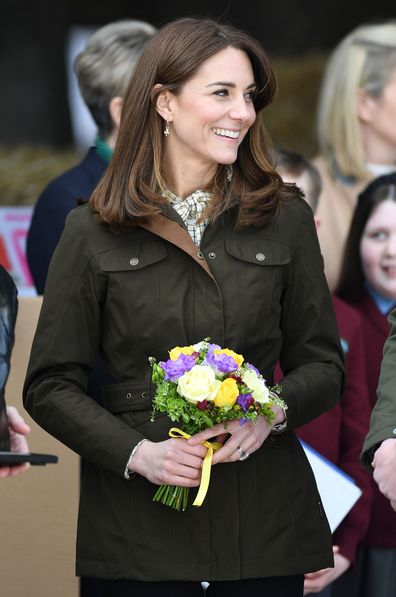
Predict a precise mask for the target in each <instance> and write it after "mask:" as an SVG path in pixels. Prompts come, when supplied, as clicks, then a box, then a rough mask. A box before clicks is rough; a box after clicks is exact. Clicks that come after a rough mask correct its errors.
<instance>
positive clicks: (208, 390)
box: [177, 365, 221, 404]
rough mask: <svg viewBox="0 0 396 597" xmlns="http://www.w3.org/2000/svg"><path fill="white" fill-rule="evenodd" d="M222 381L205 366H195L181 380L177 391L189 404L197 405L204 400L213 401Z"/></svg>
mask: <svg viewBox="0 0 396 597" xmlns="http://www.w3.org/2000/svg"><path fill="white" fill-rule="evenodd" d="M220 386H221V381H219V380H218V379H216V377H215V374H214V371H213V369H211V367H206V366H205V365H194V367H193V368H192V369H190V371H187V372H186V373H184V375H182V376H181V377H180V378H179V381H178V384H177V391H178V392H179V394H180V395H181V396H183V397H184V398H186V399H187V400H188V401H189V402H192V403H194V404H196V403H197V402H202V401H203V400H213V399H214V397H215V396H216V394H217V392H218V391H219V388H220Z"/></svg>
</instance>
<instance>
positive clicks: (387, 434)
mask: <svg viewBox="0 0 396 597" xmlns="http://www.w3.org/2000/svg"><path fill="white" fill-rule="evenodd" d="M388 319H389V323H390V326H391V329H390V332H389V336H388V338H387V340H386V342H385V346H384V356H383V359H382V365H381V373H380V378H379V382H378V388H377V397H378V399H377V402H376V403H375V406H374V408H373V412H372V413H371V421H370V429H369V432H368V434H367V436H366V439H365V442H364V445H363V450H362V454H361V458H362V462H363V464H365V465H366V466H367V467H368V468H369V469H371V462H372V460H373V458H374V452H375V451H376V449H377V448H378V447H379V445H380V444H381V443H382V442H383V441H384V440H385V439H390V438H392V439H396V309H393V311H392V312H391V313H390V315H389V318H388ZM371 470H372V469H371Z"/></svg>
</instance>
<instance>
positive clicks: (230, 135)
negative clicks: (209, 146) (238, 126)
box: [212, 129, 241, 139]
mask: <svg viewBox="0 0 396 597" xmlns="http://www.w3.org/2000/svg"><path fill="white" fill-rule="evenodd" d="M212 131H213V132H214V134H215V135H217V136H218V137H226V138H227V139H239V135H240V134H241V131H230V130H228V129H212Z"/></svg>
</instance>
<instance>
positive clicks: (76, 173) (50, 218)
mask: <svg viewBox="0 0 396 597" xmlns="http://www.w3.org/2000/svg"><path fill="white" fill-rule="evenodd" d="M105 169H106V163H105V162H104V161H103V160H102V158H100V157H99V156H98V155H97V153H96V151H95V148H94V147H92V148H91V149H89V151H88V153H87V154H86V156H85V157H84V159H83V160H82V162H81V163H80V164H78V165H77V166H75V167H74V168H71V169H70V170H68V171H67V172H64V173H63V174H61V175H60V176H58V177H57V178H55V179H54V180H52V181H51V182H50V183H49V184H48V186H47V187H46V188H45V189H44V191H43V192H42V193H41V195H40V197H39V198H38V200H37V203H36V205H35V207H34V211H33V216H32V221H31V223H30V227H29V231H28V235H27V240H26V257H27V261H28V265H29V269H30V273H31V274H32V278H33V282H34V285H35V287H36V290H37V293H38V294H43V293H44V287H45V281H46V279H47V273H48V267H49V264H50V261H51V258H52V255H53V253H54V251H55V247H56V245H57V244H58V242H59V239H60V237H61V234H62V231H63V228H64V225H65V220H66V216H67V214H68V213H69V211H70V210H71V209H73V208H74V207H76V206H77V201H78V199H89V197H90V196H91V193H92V191H93V190H94V188H95V187H96V185H97V184H98V182H99V180H100V179H101V177H102V174H103V173H104V171H105Z"/></svg>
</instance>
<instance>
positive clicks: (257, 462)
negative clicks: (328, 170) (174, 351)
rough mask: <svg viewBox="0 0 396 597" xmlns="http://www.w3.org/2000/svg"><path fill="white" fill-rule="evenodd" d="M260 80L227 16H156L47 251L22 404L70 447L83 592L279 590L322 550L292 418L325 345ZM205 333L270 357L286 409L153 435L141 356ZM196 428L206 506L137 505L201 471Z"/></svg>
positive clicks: (332, 351) (328, 392)
mask: <svg viewBox="0 0 396 597" xmlns="http://www.w3.org/2000/svg"><path fill="white" fill-rule="evenodd" d="M275 92H276V77H275V73H274V71H273V68H272V65H271V62H270V60H269V57H268V56H267V54H266V52H265V51H264V49H263V47H262V46H261V44H260V43H259V42H258V41H257V40H255V39H254V38H253V37H251V36H250V35H249V34H247V33H246V32H244V31H242V30H239V29H237V28H234V27H231V26H229V25H225V24H221V23H218V22H216V21H215V20H212V19H206V18H183V19H177V20H176V21H172V22H169V23H168V24H166V25H164V26H163V27H162V28H161V29H160V30H159V32H158V33H157V34H156V35H155V36H154V37H153V38H152V39H151V41H150V42H149V43H148V45H147V46H146V48H145V49H144V51H143V53H142V56H141V58H140V60H139V62H138V64H137V65H136V68H135V71H134V74H133V76H132V78H131V81H130V84H129V87H128V90H127V92H126V94H125V96H124V107H123V112H122V117H121V123H120V128H119V133H118V136H117V141H116V145H115V149H114V152H113V156H112V158H111V161H110V164H109V166H108V168H107V170H106V172H105V174H104V176H103V178H102V180H101V181H100V183H99V185H98V186H97V187H96V189H95V191H94V192H93V195H92V197H91V199H90V202H89V203H87V204H85V205H82V206H80V207H79V208H77V209H74V210H72V212H71V213H70V214H69V216H68V218H67V222H66V226H65V230H64V232H63V234H62V237H61V240H60V242H59V244H58V246H57V248H56V251H55V253H54V257H53V260H52V262H51V266H50V270H49V275H48V280H47V284H46V289H45V293H44V301H43V306H42V309H41V313H40V319H39V323H38V327H37V331H36V334H35V338H34V341H33V347H32V352H31V358H30V362H29V366H28V372H27V376H26V380H25V384H24V391H23V396H24V405H25V408H26V409H27V410H28V412H30V413H31V414H32V416H33V418H34V419H35V420H36V421H37V422H38V423H39V424H40V425H41V426H42V427H43V428H45V429H46V430H47V431H48V432H49V433H51V434H53V435H55V436H56V437H57V438H58V439H59V440H60V441H62V442H64V443H65V444H66V445H68V446H69V447H70V448H71V449H73V450H75V451H76V452H77V453H79V454H80V455H81V456H83V458H84V460H85V462H86V463H87V467H86V468H85V470H83V476H82V483H81V499H80V511H79V517H78V520H79V524H78V527H79V528H78V538H77V567H76V569H77V574H83V575H84V576H91V577H96V578H99V582H100V588H101V591H102V596H101V597H110V596H111V597H114V596H116V597H120V596H125V597H126V596H132V595H139V597H145V596H150V597H154V596H155V597H160V596H161V597H164V596H166V597H168V596H172V597H178V596H179V597H185V596H186V595H188V596H189V597H195V596H198V595H202V586H201V581H204V580H205V581H207V582H209V587H208V588H207V597H222V596H225V595H227V597H232V596H233V595H249V596H250V597H259V596H262V595H266V597H281V596H282V597H284V596H285V595H287V596H288V597H298V596H301V595H302V594H303V581H304V576H303V575H304V573H305V572H309V571H313V570H317V569H321V568H324V567H328V566H331V565H332V564H333V551H332V543H331V533H330V529H329V525H328V522H327V519H326V516H325V514H324V512H323V507H322V504H321V500H320V496H319V494H318V491H317V487H316V483H315V479H314V476H313V473H312V469H311V467H310V466H309V463H308V461H307V459H306V457H305V454H304V451H303V448H302V446H301V444H300V442H299V441H298V440H297V438H296V436H295V434H294V430H295V428H296V427H299V426H301V425H302V424H304V423H307V422H308V421H310V420H311V419H313V418H315V417H316V416H318V415H320V414H321V413H322V412H324V411H325V410H327V409H329V408H331V407H332V406H334V405H335V404H336V403H337V401H338V400H339V398H340V395H341V392H342V389H343V383H344V367H343V358H342V350H341V346H340V341H339V336H338V333H337V325H336V321H335V318H334V314H333V311H332V308H331V298H330V294H329V291H328V287H327V283H326V279H325V276H324V271H323V262H322V258H321V255H320V249H319V244H318V240H317V235H316V230H315V224H314V221H313V216H312V211H311V209H310V208H309V206H308V205H307V204H306V202H305V201H304V200H303V199H302V198H301V196H300V193H299V191H298V190H296V188H295V187H292V186H291V185H289V186H288V185H286V184H284V183H283V182H282V180H281V178H280V176H279V175H278V174H277V172H276V170H275V168H274V152H273V150H272V146H271V145H270V140H269V139H268V138H267V135H266V132H265V129H264V124H263V120H262V112H263V110H264V108H265V107H266V106H267V105H268V104H270V102H271V101H272V99H273V97H274V95H275ZM263 321H265V325H263ZM208 336H210V337H211V341H212V342H215V343H217V344H219V345H221V346H227V347H229V348H231V349H232V350H236V351H238V352H240V353H243V354H244V356H245V358H246V359H249V361H250V362H252V363H254V364H255V366H256V367H257V368H258V369H259V370H260V371H262V372H263V373H264V374H265V377H266V378H267V379H268V380H271V379H272V376H273V371H274V367H275V364H276V363H277V361H278V360H280V362H281V365H282V368H283V371H284V372H285V376H284V378H283V380H282V399H283V400H284V401H285V403H286V404H287V411H286V412H285V409H283V408H281V407H280V406H278V405H274V406H273V407H272V409H273V414H274V420H273V421H272V422H271V423H270V424H269V423H267V421H266V419H265V418H264V417H260V416H259V417H258V420H257V422H256V423H255V424H251V423H250V422H246V423H245V424H244V425H241V424H240V422H239V421H238V420H234V421H231V422H229V423H228V424H227V427H226V430H225V429H224V426H223V425H222V424H218V425H215V426H214V427H212V428H211V429H209V430H205V431H202V432H201V433H199V434H196V435H193V436H192V437H191V438H190V439H188V440H187V439H183V438H179V439H175V438H169V430H170V429H171V427H172V426H173V423H172V421H171V419H170V418H169V417H168V416H167V415H166V414H165V413H163V415H162V416H159V417H156V418H155V419H154V421H152V420H151V413H152V397H153V391H154V387H153V385H154V384H153V383H152V382H151V368H150V363H149V359H148V357H149V356H150V355H152V356H154V357H155V358H156V359H167V358H168V354H169V353H168V351H169V350H170V349H171V348H172V347H173V346H176V345H178V346H189V345H192V344H194V343H196V342H198V341H199V340H202V339H203V338H205V337H208ZM98 348H99V350H100V353H101V355H102V358H103V362H104V363H105V365H106V367H107V368H108V370H109V372H110V373H111V376H112V378H113V382H112V384H111V385H109V386H107V387H105V388H104V393H103V395H104V401H103V405H99V404H97V403H95V402H94V401H93V400H91V399H90V398H89V396H87V393H86V387H87V378H88V376H89V372H90V370H91V368H92V364H93V360H94V357H95V352H96V350H97V349H98ZM225 431H226V433H225ZM212 435H213V436H223V446H222V447H220V449H219V450H218V451H216V453H215V455H214V457H213V461H212V462H213V467H212V475H211V482H210V488H209V494H208V496H207V499H206V500H205V503H204V504H203V505H202V506H201V507H194V506H193V505H192V504H189V505H188V506H187V508H186V510H185V511H183V512H176V511H174V510H172V509H171V508H169V507H166V506H163V505H162V504H158V503H156V502H154V501H153V499H152V498H153V494H154V492H155V490H156V488H157V487H158V485H162V484H170V485H178V486H182V487H198V486H199V485H200V477H201V466H202V461H203V459H204V457H205V454H206V448H205V447H204V446H203V445H202V442H203V441H204V440H205V438H207V437H209V436H212ZM224 435H225V437H224ZM307 537H309V541H307Z"/></svg>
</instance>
